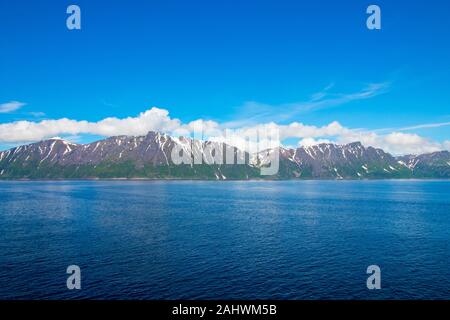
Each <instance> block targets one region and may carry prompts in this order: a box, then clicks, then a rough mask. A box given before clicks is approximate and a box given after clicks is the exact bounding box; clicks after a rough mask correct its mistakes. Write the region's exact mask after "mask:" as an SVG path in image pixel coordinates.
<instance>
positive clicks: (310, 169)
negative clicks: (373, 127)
mask: <svg viewBox="0 0 450 320" xmlns="http://www.w3.org/2000/svg"><path fill="white" fill-rule="evenodd" d="M181 150H183V151H181ZM213 150H214V151H213ZM177 152H178V155H180V154H183V152H184V154H185V155H191V156H190V157H189V159H188V160H189V161H190V162H189V161H186V158H184V164H181V165H180V164H179V162H178V163H175V162H176V161H174V160H173V155H174V154H177ZM277 152H278V153H279V171H278V173H277V174H276V175H274V176H261V174H260V168H261V167H263V166H268V165H270V155H271V154H272V155H273V153H277ZM227 154H228V156H227ZM230 155H231V158H232V159H231V161H230ZM227 157H228V158H227ZM180 159H181V158H180ZM199 159H200V162H199ZM214 159H215V160H216V162H215V163H216V164H213V163H214V161H213V160H214ZM217 159H222V160H221V161H222V163H239V164H237V165H233V164H217ZM21 178H29V179H40V178H43V179H60V178H61V179H63V178H67V179H70V178H74V179H75V178H158V179H218V180H225V179H264V178H265V179H295V178H297V179H366V178H368V179H371V178H372V179H376V178H450V153H449V152H447V151H442V152H435V153H431V154H424V155H418V156H412V155H408V156H401V157H394V156H392V155H390V154H388V153H386V152H384V151H383V150H381V149H376V148H372V147H365V146H363V145H362V144H361V143H359V142H354V143H350V144H346V145H335V144H319V145H315V146H308V147H300V148H297V149H287V148H283V147H279V148H275V149H270V150H265V151H263V152H259V153H257V154H252V155H249V154H247V153H245V152H242V151H240V150H238V149H237V148H235V147H231V146H229V145H226V144H221V143H218V142H210V141H206V142H204V141H199V140H193V139H191V138H184V137H180V138H174V137H171V136H168V135H166V134H160V133H157V132H149V133H148V134H147V135H145V136H139V137H132V136H117V137H110V138H107V139H104V140H100V141H96V142H93V143H89V144H74V143H70V142H68V141H65V140H62V139H57V138H55V139H50V140H46V141H41V142H37V143H33V144H29V145H25V146H20V147H16V148H13V149H10V150H7V151H3V152H0V179H21Z"/></svg>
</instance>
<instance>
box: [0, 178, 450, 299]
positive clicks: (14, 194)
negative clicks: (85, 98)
mask: <svg viewBox="0 0 450 320" xmlns="http://www.w3.org/2000/svg"><path fill="white" fill-rule="evenodd" d="M69 265H78V266H79V267H80V268H81V290H68V289H67V287H66V279H67V277H68V276H69V275H68V274H66V269H67V267H68V266H69ZM369 265H378V266H379V267H380V268H381V289H380V290H368V289H367V286H366V280H367V278H368V276H369V275H368V274H367V273H366V270H367V267H368V266H369ZM86 298H90V299H450V181H287V182H267V181H261V182H259V181H252V182H196V181H58V182H19V181H18V182H0V300H1V299H86Z"/></svg>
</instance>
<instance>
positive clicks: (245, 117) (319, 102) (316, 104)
mask: <svg viewBox="0 0 450 320" xmlns="http://www.w3.org/2000/svg"><path fill="white" fill-rule="evenodd" d="M333 87H334V83H331V84H329V85H328V86H326V87H325V88H324V89H323V90H322V91H320V92H317V93H314V94H313V95H312V96H311V98H310V99H309V100H307V101H299V102H292V103H284V104H279V105H270V104H265V103H259V102H256V101H247V102H246V103H244V105H243V106H242V107H240V108H239V112H238V113H237V115H236V118H237V120H234V121H230V122H228V123H227V125H228V126H233V127H240V126H245V125H252V124H255V123H262V122H268V121H277V122H280V121H287V120H290V119H293V118H294V117H295V116H298V115H299V114H301V113H305V112H311V111H315V110H320V109H326V108H332V107H336V106H340V105H344V104H347V103H350V102H353V101H360V100H366V99H370V98H373V97H376V96H378V95H381V94H383V93H386V92H387V91H388V90H389V87H390V83H389V82H382V83H370V84H368V85H366V86H365V87H363V88H362V89H360V90H359V91H356V92H352V93H331V92H330V90H331V89H332V88H333Z"/></svg>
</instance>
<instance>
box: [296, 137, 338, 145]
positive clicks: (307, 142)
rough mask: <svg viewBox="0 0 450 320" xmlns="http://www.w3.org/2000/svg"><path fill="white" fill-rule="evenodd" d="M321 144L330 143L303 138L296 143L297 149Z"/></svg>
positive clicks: (324, 140)
mask: <svg viewBox="0 0 450 320" xmlns="http://www.w3.org/2000/svg"><path fill="white" fill-rule="evenodd" d="M321 143H331V141H330V140H328V139H314V138H304V139H302V140H300V141H299V142H298V145H299V147H310V146H315V145H318V144H321Z"/></svg>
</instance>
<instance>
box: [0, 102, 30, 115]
mask: <svg viewBox="0 0 450 320" xmlns="http://www.w3.org/2000/svg"><path fill="white" fill-rule="evenodd" d="M24 105H25V103H23V102H19V101H10V102H6V103H3V104H0V113H10V112H14V111H17V110H19V109H20V108H22V107H23V106H24Z"/></svg>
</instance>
